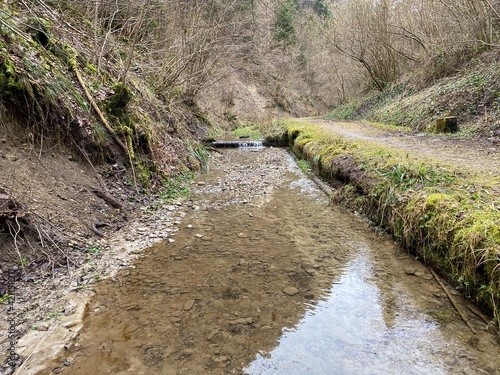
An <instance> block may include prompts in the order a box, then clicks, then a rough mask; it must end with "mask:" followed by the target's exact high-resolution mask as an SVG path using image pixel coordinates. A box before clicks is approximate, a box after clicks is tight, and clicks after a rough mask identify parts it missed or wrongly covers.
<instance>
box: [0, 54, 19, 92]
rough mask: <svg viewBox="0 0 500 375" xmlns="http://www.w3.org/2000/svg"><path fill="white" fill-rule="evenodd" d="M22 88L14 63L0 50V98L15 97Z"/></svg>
mask: <svg viewBox="0 0 500 375" xmlns="http://www.w3.org/2000/svg"><path fill="white" fill-rule="evenodd" d="M23 89H24V84H23V82H22V81H21V80H20V79H19V77H18V75H17V74H16V69H15V66H14V63H13V62H12V61H11V59H10V57H9V55H8V54H7V53H6V52H3V51H2V52H0V99H3V100H12V99H15V98H17V97H18V96H19V95H20V94H21V93H22V92H23Z"/></svg>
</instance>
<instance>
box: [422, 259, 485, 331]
mask: <svg viewBox="0 0 500 375" xmlns="http://www.w3.org/2000/svg"><path fill="white" fill-rule="evenodd" d="M429 271H430V272H431V274H432V276H434V278H435V279H436V281H437V282H438V283H439V285H441V288H442V289H443V291H444V292H445V293H446V295H447V296H448V298H449V299H450V302H451V304H452V305H453V306H454V307H455V309H456V310H457V312H458V314H459V315H460V317H461V318H462V320H463V321H464V322H465V324H467V326H468V327H469V328H470V330H471V331H472V333H474V334H477V332H476V330H475V329H474V327H473V326H472V324H471V322H470V321H469V319H468V318H467V317H466V316H465V314H464V313H463V312H462V311H461V310H460V309H459V307H458V304H457V302H456V301H455V299H454V298H453V297H452V295H451V294H450V292H448V290H447V289H446V287H445V286H444V284H443V283H442V281H441V279H440V278H439V276H438V275H437V274H436V272H434V270H432V269H430V268H429Z"/></svg>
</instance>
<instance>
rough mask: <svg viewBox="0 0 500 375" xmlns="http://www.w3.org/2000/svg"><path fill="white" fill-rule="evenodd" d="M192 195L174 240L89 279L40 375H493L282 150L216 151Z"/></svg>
mask: <svg viewBox="0 0 500 375" xmlns="http://www.w3.org/2000/svg"><path fill="white" fill-rule="evenodd" d="M189 200H190V201H191V202H192V205H190V206H191V209H190V210H189V211H188V212H187V214H186V215H185V216H184V217H183V219H182V221H181V223H180V226H179V228H180V229H179V232H178V233H177V234H176V235H175V236H174V237H172V239H170V241H164V242H161V243H158V244H155V245H153V246H152V247H150V248H148V249H147V250H145V251H144V255H143V256H142V257H140V258H139V259H137V260H136V261H135V262H134V263H133V265H132V266H130V267H128V268H126V269H123V270H121V271H119V272H118V273H117V274H116V275H115V276H114V277H113V278H109V279H106V280H104V281H101V282H99V283H97V285H96V287H95V295H94V297H93V298H92V299H91V301H90V303H89V305H88V307H87V312H86V314H85V318H84V326H83V329H82V331H81V333H80V335H79V336H78V337H77V338H76V339H75V341H74V342H73V343H72V344H71V345H70V346H69V348H68V350H66V351H65V352H64V353H63V354H64V356H63V357H60V358H58V360H57V362H54V364H53V365H52V367H51V368H50V369H46V372H44V373H46V374H48V373H63V374H72V375H78V374H81V375H87V374H144V375H146V374H147V375H149V374H151V375H152V374H155V375H157V374H165V375H166V374H252V375H257V374H266V375H267V374H282V375H285V374H286V375H293V374H329V375H334V374H357V375H359V374H405V375H410V374H419V375H421V374H433V375H435V374H500V350H499V345H498V337H497V336H495V335H494V334H490V333H488V331H487V330H486V329H485V327H486V324H485V323H484V322H482V321H481V320H480V319H479V318H478V317H477V316H475V315H473V314H471V313H470V312H468V313H467V316H468V317H469V319H470V320H471V323H472V325H473V326H474V327H475V329H476V330H477V334H474V333H473V332H472V331H471V330H470V329H469V327H467V325H466V324H465V323H464V322H463V321H462V319H461V318H460V316H459V314H458V313H457V311H456V310H455V308H454V307H453V305H452V304H451V303H450V300H449V298H448V296H447V295H446V294H445V292H444V291H443V289H442V287H441V286H440V284H439V283H438V282H437V281H436V280H435V278H434V277H433V275H432V274H431V272H430V271H429V269H427V267H426V266H425V265H424V264H423V263H422V262H421V261H419V260H416V259H415V258H414V257H413V256H412V255H411V254H408V253H407V252H405V251H403V250H401V249H400V248H398V246H397V245H395V244H394V243H393V242H392V241H391V240H390V239H389V238H388V237H387V236H385V235H383V234H380V233H379V232H377V231H376V230H375V229H374V228H373V227H371V226H370V225H369V224H368V223H367V222H365V221H363V220H361V219H360V218H358V217H356V216H355V215H353V214H351V213H348V212H346V211H344V210H343V209H341V208H338V207H334V206H332V205H331V204H329V201H328V198H327V196H326V195H325V194H324V193H323V192H322V191H321V190H319V189H318V187H317V186H316V184H315V183H314V182H313V181H312V180H311V179H309V178H308V177H307V176H306V175H305V174H304V173H303V172H302V171H301V170H300V169H299V167H298V166H297V164H296V162H295V160H294V159H293V157H292V156H291V155H290V154H289V153H288V152H287V151H286V150H284V149H275V148H255V149H247V150H241V149H224V150H222V151H220V153H214V154H213V155H212V159H211V164H210V169H209V171H208V172H207V173H206V174H202V175H200V176H199V177H198V179H197V181H196V183H195V184H193V189H192V193H191V195H190V197H189ZM447 288H448V290H449V291H450V292H451V293H452V295H453V298H455V299H456V300H457V301H458V303H459V304H460V306H465V301H463V300H462V299H461V297H460V295H459V293H458V292H457V291H455V290H454V289H453V288H452V287H450V286H447Z"/></svg>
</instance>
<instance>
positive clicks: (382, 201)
mask: <svg viewBox="0 0 500 375" xmlns="http://www.w3.org/2000/svg"><path fill="white" fill-rule="evenodd" d="M287 135H288V139H289V142H290V144H291V146H292V149H293V150H294V152H295V153H296V154H297V155H298V156H299V157H301V158H303V159H305V160H307V161H308V162H309V163H310V164H311V165H312V167H313V168H314V169H315V170H316V171H317V172H318V173H319V174H320V175H322V176H323V177H325V178H328V179H341V180H343V181H344V182H345V183H346V185H345V186H344V187H343V188H341V189H339V190H337V192H336V193H335V194H334V196H333V197H332V200H333V201H335V202H337V203H340V204H342V205H344V206H346V207H348V208H350V209H353V210H357V211H359V212H363V213H364V214H365V215H366V216H368V217H369V218H370V219H371V220H372V221H373V222H375V223H376V224H377V225H379V226H381V227H382V228H384V229H386V230H387V231H389V232H390V233H391V234H392V235H393V236H394V238H395V239H397V240H398V241H399V242H400V243H401V245H402V246H403V247H405V248H407V249H409V250H410V251H412V252H413V253H415V254H416V255H417V256H418V257H420V258H421V259H422V260H423V261H424V262H426V263H428V264H430V265H431V266H433V267H436V268H437V269H439V270H440V271H441V272H443V273H444V274H446V275H447V276H448V278H449V279H450V280H451V281H452V282H453V283H454V284H455V285H456V286H457V287H459V288H460V289H461V290H463V291H464V294H465V295H466V296H467V297H468V298H470V299H471V300H473V301H474V302H476V303H478V304H479V305H481V306H483V307H484V308H486V309H488V310H489V311H490V312H492V313H493V314H494V316H495V319H496V322H497V324H499V323H500V210H499V203H500V202H499V200H498V196H497V195H495V190H494V187H495V186H499V184H500V181H499V179H498V178H493V177H487V176H482V175H479V174H477V173H473V172H472V171H464V170H460V171H457V170H456V169H455V168H453V167H451V166H448V165H442V164H438V163H436V162H435V161H434V160H429V159H423V158H421V157H418V156H415V155H411V156H410V155H408V154H407V153H404V152H401V151H399V150H396V149H393V148H390V147H381V146H379V145H375V144H373V143H371V142H366V141H359V140H356V141H354V140H345V139H342V138H341V137H339V136H336V135H334V134H332V133H327V132H325V131H324V130H322V129H320V128H319V127H316V126H314V125H311V124H306V123H303V122H294V121H288V122H287Z"/></svg>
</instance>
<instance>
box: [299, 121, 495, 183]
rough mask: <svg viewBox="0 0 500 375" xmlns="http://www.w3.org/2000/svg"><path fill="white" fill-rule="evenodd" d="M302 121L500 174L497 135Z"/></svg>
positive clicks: (478, 170) (479, 170)
mask: <svg viewBox="0 0 500 375" xmlns="http://www.w3.org/2000/svg"><path fill="white" fill-rule="evenodd" d="M300 121H304V122H308V123H312V124H316V125H318V126H320V127H321V128H323V129H325V130H328V131H331V132H333V133H335V134H337V135H339V136H341V137H343V138H346V139H358V140H363V141H369V142H374V143H377V144H380V145H383V146H390V147H394V148H397V149H401V150H405V151H407V152H408V153H409V154H410V155H415V156H418V157H422V156H423V157H425V158H429V159H434V160H438V161H439V162H440V163H443V164H449V165H451V166H454V167H456V166H461V167H463V168H466V169H467V170H469V171H470V172H479V173H487V174H489V175H490V176H492V177H499V176H500V140H498V139H497V138H496V139H495V138H490V139H484V138H481V139H480V138H474V139H463V138H458V137H455V136H450V135H445V134H440V135H436V134H426V133H408V132H405V131H403V130H401V131H397V130H391V129H389V128H382V127H378V126H375V125H371V124H366V123H356V122H340V121H328V120H324V119H321V118H308V119H302V120H300Z"/></svg>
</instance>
